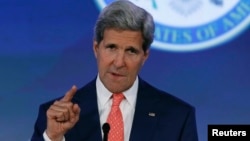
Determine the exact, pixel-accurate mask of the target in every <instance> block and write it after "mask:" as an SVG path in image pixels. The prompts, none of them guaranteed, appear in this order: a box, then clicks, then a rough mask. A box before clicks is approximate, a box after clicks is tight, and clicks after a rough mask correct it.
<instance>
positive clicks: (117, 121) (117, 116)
mask: <svg viewBox="0 0 250 141" xmlns="http://www.w3.org/2000/svg"><path fill="white" fill-rule="evenodd" d="M123 99H124V95H123V94H113V103H112V107H111V111H110V113H109V116H108V120H107V122H108V123H109V125H110V131H109V134H108V141H124V125H123V119H122V113H121V110H120V108H119V105H120V103H121V101H122V100H123Z"/></svg>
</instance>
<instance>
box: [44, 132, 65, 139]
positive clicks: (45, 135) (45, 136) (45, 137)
mask: <svg viewBox="0 0 250 141" xmlns="http://www.w3.org/2000/svg"><path fill="white" fill-rule="evenodd" d="M43 139H44V140H45V141H51V140H50V138H49V137H48V135H47V134H46V132H45V131H44V132H43ZM62 141H65V138H64V137H63V139H62Z"/></svg>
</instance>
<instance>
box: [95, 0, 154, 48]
mask: <svg viewBox="0 0 250 141" xmlns="http://www.w3.org/2000/svg"><path fill="white" fill-rule="evenodd" d="M107 28H114V29H121V30H132V31H141V33H142V37H143V39H144V42H143V46H142V48H143V50H144V52H145V51H146V50H147V49H149V47H150V45H151V43H152V42H153V39H154V30H155V25H154V21H153V17H152V16H151V15H150V14H149V13H148V12H147V11H146V10H144V9H142V8H140V7H138V6H136V5H135V4H133V3H132V2H130V1H128V0H117V1H114V2H113V3H111V4H110V5H108V6H106V7H105V8H104V9H103V10H102V12H101V13H100V15H99V17H98V19H97V21H96V25H95V29H94V30H95V31H94V40H95V41H96V42H97V43H98V44H99V43H100V42H101V41H102V40H103V34H104V31H105V29H107Z"/></svg>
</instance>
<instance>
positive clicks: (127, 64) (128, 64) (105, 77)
mask: <svg viewBox="0 0 250 141" xmlns="http://www.w3.org/2000/svg"><path fill="white" fill-rule="evenodd" d="M142 44H143V38H142V34H141V32H139V31H131V30H117V29H106V30H105V31H104V38H103V40H102V41H101V42H100V44H97V42H96V41H94V45H93V49H94V53H95V57H96V59H97V65H98V71H99V75H100V79H101V81H102V83H103V84H104V86H105V87H106V88H107V89H108V90H109V91H111V92H112V93H120V92H123V91H125V90H127V89H129V88H130V87H131V86H132V85H133V83H134V81H135V79H136V76H137V75H138V73H139V71H140V69H141V67H142V66H143V64H144V62H145V61H146V59H147V57H148V54H149V51H148V50H147V51H146V52H144V51H143V49H142Z"/></svg>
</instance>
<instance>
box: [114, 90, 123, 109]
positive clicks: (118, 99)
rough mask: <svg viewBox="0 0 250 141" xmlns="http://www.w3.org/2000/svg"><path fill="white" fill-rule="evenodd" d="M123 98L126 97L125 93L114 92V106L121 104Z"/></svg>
mask: <svg viewBox="0 0 250 141" xmlns="http://www.w3.org/2000/svg"><path fill="white" fill-rule="evenodd" d="M123 99H124V95H123V94H122V93H119V94H113V103H112V106H119V105H120V103H121V101H122V100H123Z"/></svg>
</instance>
